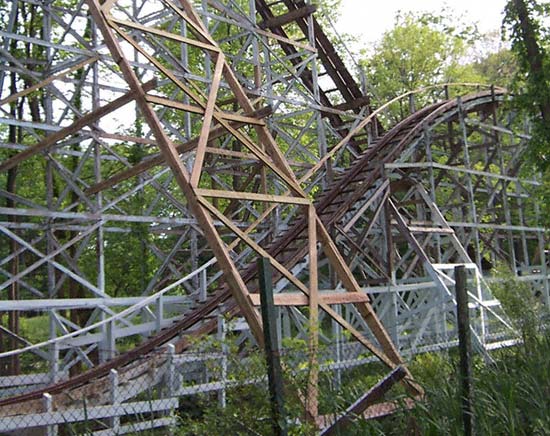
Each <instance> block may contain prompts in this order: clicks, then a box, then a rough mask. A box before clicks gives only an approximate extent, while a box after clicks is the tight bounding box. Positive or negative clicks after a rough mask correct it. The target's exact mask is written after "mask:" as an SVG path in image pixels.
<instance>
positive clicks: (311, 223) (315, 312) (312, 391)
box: [306, 205, 319, 423]
mask: <svg viewBox="0 0 550 436" xmlns="http://www.w3.org/2000/svg"><path fill="white" fill-rule="evenodd" d="M307 217H308V227H307V231H308V254H309V350H308V351H309V375H308V384H307V399H306V407H307V417H308V419H311V420H312V422H313V423H316V421H317V417H318V416H319V387H318V384H319V362H318V360H317V353H318V352H319V286H318V271H317V214H316V211H315V206H313V205H310V206H309V207H308V209H307Z"/></svg>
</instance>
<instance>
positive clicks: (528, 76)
mask: <svg viewBox="0 0 550 436" xmlns="http://www.w3.org/2000/svg"><path fill="white" fill-rule="evenodd" d="M549 12H550V5H548V4H543V3H541V2H537V1H535V0H510V1H508V3H507V5H506V16H505V19H504V28H505V30H506V31H507V35H508V36H509V38H510V40H511V44H512V51H513V53H514V55H515V57H516V59H517V62H518V66H519V71H518V74H517V77H516V81H515V84H516V90H517V91H521V92H519V95H518V98H517V99H516V101H517V103H518V106H519V107H520V108H521V109H523V110H525V111H527V113H528V114H530V115H532V116H533V117H534V126H533V138H532V140H531V147H530V148H531V155H532V157H533V158H534V161H535V162H537V164H539V166H541V167H542V168H547V167H548V164H549V163H550V155H549V153H548V147H549V145H550V140H549V138H550V55H549V53H548V51H547V48H546V46H547V44H548V40H549V38H550V32H549V29H548V28H546V27H545V26H544V25H543V19H544V18H545V17H548V14H549Z"/></svg>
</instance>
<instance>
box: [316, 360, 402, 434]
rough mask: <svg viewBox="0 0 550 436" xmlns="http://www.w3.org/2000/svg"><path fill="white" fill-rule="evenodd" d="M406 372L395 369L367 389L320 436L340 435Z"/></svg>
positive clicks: (399, 368) (398, 368)
mask: <svg viewBox="0 0 550 436" xmlns="http://www.w3.org/2000/svg"><path fill="white" fill-rule="evenodd" d="M406 375H407V372H406V371H405V369H404V368H403V367H402V366H398V367H396V368H395V369H394V370H393V371H392V372H390V373H389V374H388V375H387V376H386V377H385V378H384V379H382V380H381V381H379V382H378V383H377V384H376V385H374V386H373V387H372V388H371V389H369V390H368V391H367V392H366V393H365V394H363V395H362V396H361V397H359V399H357V401H355V403H353V404H352V405H351V406H349V407H348V408H347V409H346V411H345V412H344V413H343V414H342V415H340V417H338V419H336V421H335V422H334V424H332V425H331V426H330V427H327V428H325V430H323V431H322V432H321V436H332V435H337V434H345V432H344V433H342V431H343V430H344V428H345V427H346V426H347V425H349V424H350V423H351V422H352V421H353V419H355V418H356V417H357V416H360V415H362V414H363V412H364V411H365V410H366V409H367V407H369V406H371V405H373V404H374V403H376V402H378V401H380V400H381V399H382V398H383V396H384V395H385V394H386V392H388V391H389V390H390V389H391V387H392V386H393V385H395V383H397V382H399V381H401V380H402V379H403V378H404V377H405V376H406Z"/></svg>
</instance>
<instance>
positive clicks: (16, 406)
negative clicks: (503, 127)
mask: <svg viewBox="0 0 550 436" xmlns="http://www.w3.org/2000/svg"><path fill="white" fill-rule="evenodd" d="M503 95H504V93H503V92H498V91H497V92H496V93H491V92H481V93H477V94H474V95H470V96H467V97H465V98H463V99H462V102H461V104H462V105H463V107H464V108H466V109H465V110H467V111H477V110H480V109H486V108H488V107H490V106H491V105H494V104H497V103H498V100H500V99H501V98H502V97H503ZM458 104H459V103H458V102H457V100H454V99H453V100H448V101H441V102H438V103H436V104H433V105H431V106H429V107H426V108H424V109H421V110H419V111H417V112H416V113H414V114H412V115H410V116H409V117H407V118H406V119H404V120H403V121H401V122H400V123H399V124H397V125H396V126H395V127H393V128H392V129H390V130H389V131H388V132H387V133H386V134H384V135H383V136H381V137H380V138H378V140H376V141H375V142H373V143H372V144H371V146H370V147H369V148H368V149H367V150H365V151H364V152H363V153H362V154H361V156H360V159H358V160H356V161H355V162H354V163H353V164H352V165H351V166H350V167H349V168H348V169H347V170H346V171H345V172H344V173H342V174H341V175H340V176H339V177H338V178H337V179H336V180H334V181H333V183H332V184H331V185H330V186H328V187H327V189H326V190H325V191H324V192H323V193H322V194H321V195H320V196H319V197H318V198H316V200H315V209H316V211H317V213H318V215H319V216H320V217H321V219H322V221H323V223H324V224H325V225H326V226H327V227H330V226H332V225H334V224H335V223H337V222H338V220H339V219H340V218H341V217H342V216H343V215H344V214H345V213H346V212H347V211H349V210H350V209H352V208H353V207H354V205H355V204H356V202H357V201H358V200H359V199H360V198H364V197H365V196H368V195H369V191H371V190H372V189H373V188H374V187H375V186H376V183H377V182H378V181H379V180H380V178H381V171H383V168H384V164H387V163H391V162H394V161H395V160H396V159H398V158H399V157H400V153H402V151H403V150H404V149H405V148H406V147H407V146H408V145H409V144H411V143H412V142H413V141H414V140H416V139H418V137H419V136H421V135H422V134H423V132H424V130H425V128H426V127H428V126H432V125H434V124H437V123H440V122H442V121H447V120H449V119H450V118H452V117H455V116H456V115H457V111H458ZM306 221H307V220H306V218H302V219H298V220H296V221H295V222H294V223H293V224H291V226H290V228H289V230H288V231H286V232H285V233H284V234H282V235H280V236H278V237H277V238H275V240H274V241H273V242H272V243H271V245H270V246H269V247H268V248H267V249H266V250H267V251H268V252H269V254H270V255H271V256H273V257H274V258H276V259H278V260H279V261H280V262H281V263H284V265H285V266H286V267H287V268H291V267H292V266H294V265H295V264H296V263H297V262H298V261H299V260H301V259H303V258H304V257H305V256H306V255H307V244H305V243H304V238H303V234H304V232H305V231H306V227H307V226H306ZM241 275H242V277H243V279H244V280H245V282H247V283H249V282H251V281H252V279H253V278H254V277H255V276H256V266H255V264H254V265H250V266H249V267H247V268H246V269H245V270H244V271H242V273H241ZM196 304H197V305H196V307H194V308H192V309H191V310H190V311H189V312H188V313H185V314H184V315H183V317H182V319H181V321H178V322H176V323H175V324H174V325H172V326H171V327H169V328H166V329H164V330H163V331H161V332H160V334H158V335H156V336H154V337H153V338H151V339H149V340H147V341H146V342H144V343H142V344H140V345H138V346H137V347H135V348H134V349H132V350H131V351H129V352H126V353H124V354H122V355H120V356H118V357H116V358H114V359H112V360H110V361H108V362H107V363H105V364H102V365H100V366H98V367H95V368H93V369H91V370H89V371H87V372H84V373H82V374H80V375H77V376H74V377H72V378H70V379H68V380H66V381H62V382H59V383H56V384H53V385H50V386H47V387H45V388H43V389H39V390H36V391H33V392H29V393H26V394H23V395H18V396H13V397H9V398H3V399H1V400H0V416H2V417H5V416H10V415H19V414H24V413H29V412H31V411H32V410H41V407H42V406H41V404H42V403H41V398H42V396H43V394H44V393H48V394H50V395H52V396H53V398H54V404H56V406H55V407H56V409H62V408H63V407H64V405H69V404H71V403H72V402H74V401H75V400H77V399H79V398H83V397H86V396H87V397H89V398H93V397H95V398H97V401H98V403H99V404H101V402H104V401H106V399H105V395H106V390H108V388H107V387H106V384H107V377H108V374H109V371H110V370H111V369H117V370H118V371H119V373H120V374H121V377H124V374H125V373H128V372H131V371H132V370H135V368H136V367H140V368H142V369H141V370H140V371H141V372H151V371H155V370H156V369H158V368H161V367H162V365H163V363H164V362H165V361H166V349H165V345H166V344H167V343H169V342H170V343H173V344H175V346H176V352H177V353H182V352H184V351H185V350H186V349H188V347H189V345H190V342H191V341H190V340H189V339H190V338H195V337H198V336H201V335H205V334H209V333H212V332H213V331H215V329H216V327H217V321H216V318H215V317H212V315H213V314H214V313H219V312H220V311H221V313H223V314H230V315H236V314H238V313H239V307H238V305H237V303H236V302H235V301H234V300H233V299H232V298H231V292H230V290H229V288H228V287H227V286H222V287H221V288H219V289H218V290H217V291H215V292H212V293H211V294H210V295H209V296H208V298H207V299H206V301H204V302H197V303H196ZM91 393H93V395H91Z"/></svg>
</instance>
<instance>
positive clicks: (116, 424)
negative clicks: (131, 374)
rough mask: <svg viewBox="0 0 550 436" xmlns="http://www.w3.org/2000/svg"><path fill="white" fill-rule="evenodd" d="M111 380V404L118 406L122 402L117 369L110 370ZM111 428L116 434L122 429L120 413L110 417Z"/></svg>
mask: <svg viewBox="0 0 550 436" xmlns="http://www.w3.org/2000/svg"><path fill="white" fill-rule="evenodd" d="M109 381H110V394H111V404H112V405H113V406H116V405H118V404H120V395H119V387H118V372H117V370H116V369H111V371H110V372H109ZM110 425H111V429H112V430H113V433H114V434H118V432H119V430H120V417H119V416H118V415H116V416H113V417H111V418H110Z"/></svg>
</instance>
